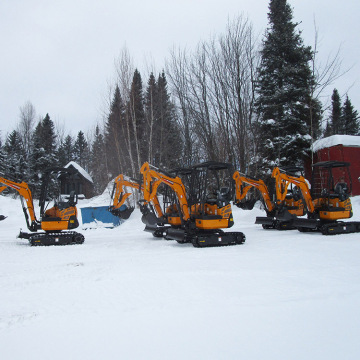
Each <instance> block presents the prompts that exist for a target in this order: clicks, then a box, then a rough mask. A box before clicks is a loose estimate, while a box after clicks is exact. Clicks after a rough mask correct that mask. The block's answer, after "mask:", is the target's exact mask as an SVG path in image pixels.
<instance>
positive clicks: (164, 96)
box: [155, 72, 182, 168]
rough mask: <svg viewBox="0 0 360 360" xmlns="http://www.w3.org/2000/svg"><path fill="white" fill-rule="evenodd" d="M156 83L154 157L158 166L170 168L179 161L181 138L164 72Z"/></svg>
mask: <svg viewBox="0 0 360 360" xmlns="http://www.w3.org/2000/svg"><path fill="white" fill-rule="evenodd" d="M156 85H157V86H156V90H157V91H156V107H155V110H156V119H157V124H156V125H157V126H156V134H157V141H156V142H155V143H156V144H158V152H157V156H156V158H157V162H158V166H161V167H164V168H172V167H176V166H178V165H179V163H181V154H182V138H181V136H180V129H179V124H178V123H177V121H176V117H175V107H174V105H173V103H172V102H171V101H170V95H169V93H168V86H167V80H166V76H165V73H164V72H162V73H161V74H160V75H159V77H158V80H157V84H156Z"/></svg>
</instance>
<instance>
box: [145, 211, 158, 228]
mask: <svg viewBox="0 0 360 360" xmlns="http://www.w3.org/2000/svg"><path fill="white" fill-rule="evenodd" d="M141 221H142V222H143V223H144V224H145V225H146V226H148V227H156V224H157V222H158V218H157V217H156V215H155V214H154V213H153V212H148V213H147V214H144V215H143V216H142V217H141Z"/></svg>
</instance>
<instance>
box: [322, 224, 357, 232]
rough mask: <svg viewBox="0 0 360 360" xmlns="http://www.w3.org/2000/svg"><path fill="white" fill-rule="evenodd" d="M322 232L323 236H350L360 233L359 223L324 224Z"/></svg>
mask: <svg viewBox="0 0 360 360" xmlns="http://www.w3.org/2000/svg"><path fill="white" fill-rule="evenodd" d="M320 231H321V233H322V234H323V235H338V234H350V233H357V232H360V222H359V221H349V222H345V221H337V222H333V223H330V224H323V225H321V227H320Z"/></svg>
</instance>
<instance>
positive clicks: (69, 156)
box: [57, 135, 75, 167]
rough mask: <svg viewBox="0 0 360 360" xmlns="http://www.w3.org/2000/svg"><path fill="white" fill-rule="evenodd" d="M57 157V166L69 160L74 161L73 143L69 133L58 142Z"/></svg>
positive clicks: (63, 164) (65, 163)
mask: <svg viewBox="0 0 360 360" xmlns="http://www.w3.org/2000/svg"><path fill="white" fill-rule="evenodd" d="M57 157H58V159H59V166H61V167H64V166H66V165H67V164H68V163H69V162H70V161H75V145H74V140H73V138H72V137H71V135H67V136H66V137H65V139H64V141H63V142H62V143H61V144H60V146H59V148H58V151H57Z"/></svg>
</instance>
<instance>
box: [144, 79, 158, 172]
mask: <svg viewBox="0 0 360 360" xmlns="http://www.w3.org/2000/svg"><path fill="white" fill-rule="evenodd" d="M156 96H157V86H156V79H155V76H154V74H153V73H151V74H150V77H149V80H148V84H147V88H146V92H145V99H144V105H145V118H146V124H147V132H148V134H149V142H148V161H149V162H150V163H152V164H154V165H155V166H158V164H157V163H156V162H155V159H154V154H155V153H156V151H157V147H158V144H157V141H156V138H157V135H158V134H157V131H158V129H157V126H156V125H157V124H156V123H157V121H156V106H157V104H156Z"/></svg>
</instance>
